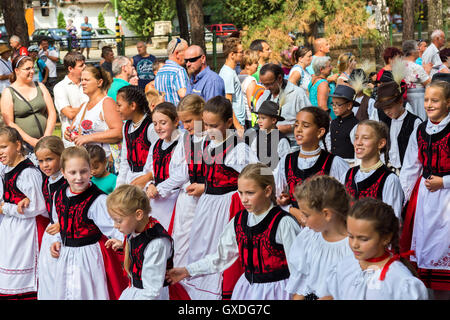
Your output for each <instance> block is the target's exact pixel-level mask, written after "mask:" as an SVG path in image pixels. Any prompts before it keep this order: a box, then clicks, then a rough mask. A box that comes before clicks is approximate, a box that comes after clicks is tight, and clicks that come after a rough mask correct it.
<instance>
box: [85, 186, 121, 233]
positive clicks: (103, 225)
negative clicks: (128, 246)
mask: <svg viewBox="0 0 450 320" xmlns="http://www.w3.org/2000/svg"><path fill="white" fill-rule="evenodd" d="M106 198H107V196H106V194H101V195H99V196H98V198H97V199H95V201H94V202H93V203H92V205H91V207H90V208H89V210H88V218H89V219H92V220H94V223H95V225H96V226H97V227H98V228H99V229H100V231H101V232H102V233H103V234H104V235H105V236H107V237H109V238H114V239H118V240H121V241H122V240H123V238H124V235H123V234H122V233H121V232H120V231H119V230H117V229H116V228H114V221H113V219H111V217H110V216H109V213H108V209H107V207H106Z"/></svg>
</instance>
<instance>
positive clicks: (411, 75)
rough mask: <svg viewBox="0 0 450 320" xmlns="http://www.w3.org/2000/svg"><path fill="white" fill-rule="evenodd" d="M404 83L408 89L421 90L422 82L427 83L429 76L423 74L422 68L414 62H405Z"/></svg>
mask: <svg viewBox="0 0 450 320" xmlns="http://www.w3.org/2000/svg"><path fill="white" fill-rule="evenodd" d="M405 66H406V69H405V79H404V80H405V82H406V87H407V88H408V89H414V88H423V87H424V85H423V84H422V83H423V82H425V81H427V80H428V79H429V78H430V76H429V75H428V73H426V72H425V70H424V69H423V67H422V66H419V65H418V64H416V63H414V62H409V61H405Z"/></svg>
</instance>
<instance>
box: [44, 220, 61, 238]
mask: <svg viewBox="0 0 450 320" xmlns="http://www.w3.org/2000/svg"><path fill="white" fill-rule="evenodd" d="M59 229H60V228H59V222H57V223H54V224H51V225H49V226H48V227H47V229H45V232H47V233H48V234H49V235H51V236H54V235H55V234H57V233H58V232H59Z"/></svg>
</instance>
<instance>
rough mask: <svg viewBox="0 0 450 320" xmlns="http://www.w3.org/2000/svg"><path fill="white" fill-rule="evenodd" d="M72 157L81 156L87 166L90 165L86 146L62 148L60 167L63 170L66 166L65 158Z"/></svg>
mask: <svg viewBox="0 0 450 320" xmlns="http://www.w3.org/2000/svg"><path fill="white" fill-rule="evenodd" d="M73 158H81V159H83V160H85V161H86V162H87V164H88V166H89V167H91V164H90V163H91V159H90V158H89V153H88V152H87V150H86V148H84V147H80V146H74V147H68V148H66V149H64V151H63V152H62V153H61V160H60V161H61V169H62V170H64V169H65V168H66V162H67V160H69V159H73Z"/></svg>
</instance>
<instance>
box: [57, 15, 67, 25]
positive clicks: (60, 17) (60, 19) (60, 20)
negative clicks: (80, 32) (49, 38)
mask: <svg viewBox="0 0 450 320" xmlns="http://www.w3.org/2000/svg"><path fill="white" fill-rule="evenodd" d="M57 19H58V28H59V29H65V28H66V19H64V13H63V12H62V11H60V12H58V18H57Z"/></svg>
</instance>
